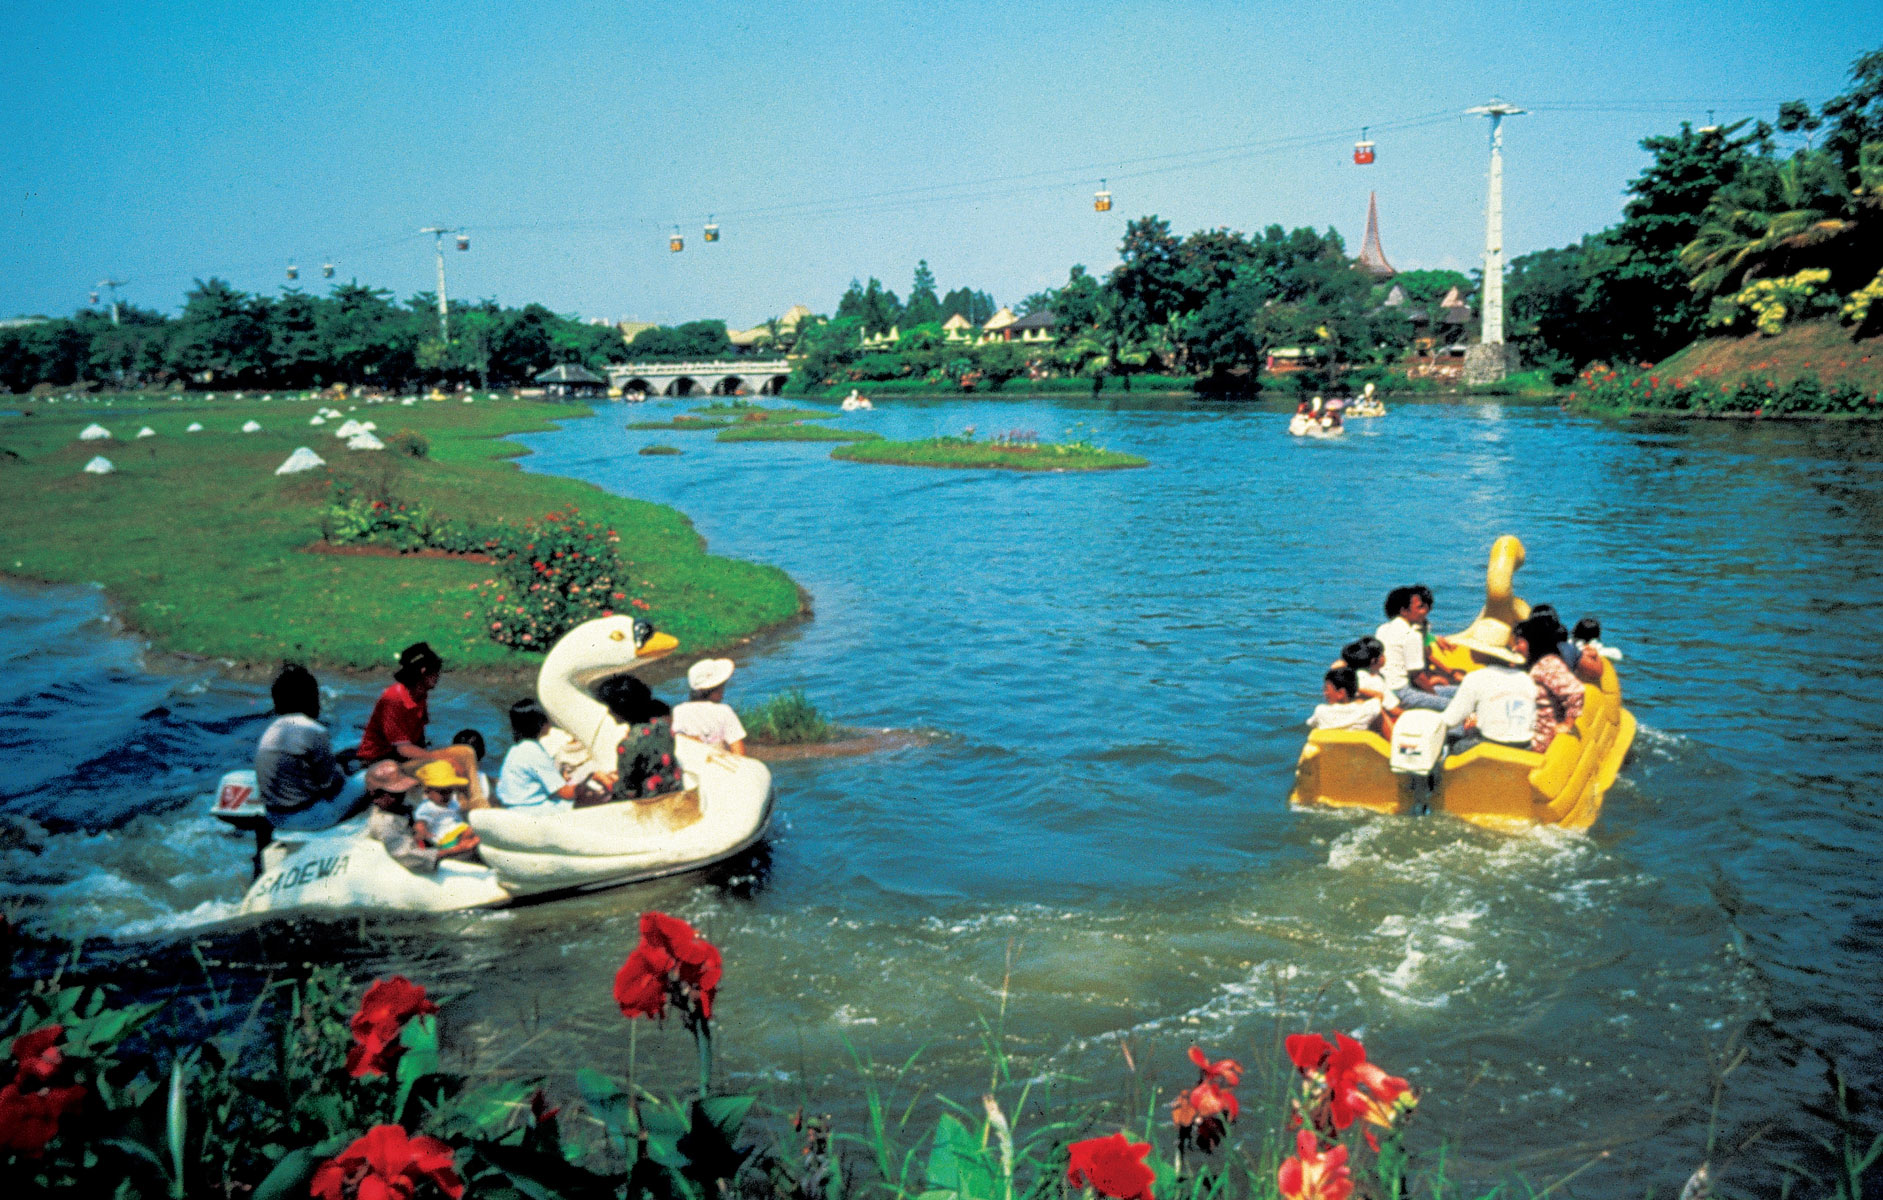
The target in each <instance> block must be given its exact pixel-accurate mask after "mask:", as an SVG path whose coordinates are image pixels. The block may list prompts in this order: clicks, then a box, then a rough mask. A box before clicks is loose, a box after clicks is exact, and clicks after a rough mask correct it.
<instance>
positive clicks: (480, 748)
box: [451, 729, 497, 808]
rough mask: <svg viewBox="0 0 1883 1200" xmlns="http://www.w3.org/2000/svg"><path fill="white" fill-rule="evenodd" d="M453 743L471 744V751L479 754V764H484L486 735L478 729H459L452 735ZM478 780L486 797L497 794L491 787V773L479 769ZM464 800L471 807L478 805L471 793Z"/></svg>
mask: <svg viewBox="0 0 1883 1200" xmlns="http://www.w3.org/2000/svg"><path fill="white" fill-rule="evenodd" d="M451 744H452V745H454V746H469V747H470V748H471V753H472V754H475V755H477V765H478V766H480V767H482V766H483V765H484V735H483V734H481V733H479V732H478V731H477V730H475V729H460V730H458V731H457V732H456V733H454V734H452V735H451ZM477 781H478V782H479V783H481V784H483V785H484V786H483V795H484V796H485V797H486V798H491V797H495V796H496V794H497V793H496V791H495V790H494V789H493V788H492V787H491V782H490V776H489V775H487V774H485V773H484V772H483V771H479V772H478V773H477ZM464 802H465V804H466V806H467V807H469V808H476V807H478V806H477V805H476V804H474V803H472V801H471V794H470V793H466V795H465V797H464Z"/></svg>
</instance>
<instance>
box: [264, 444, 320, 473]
mask: <svg viewBox="0 0 1883 1200" xmlns="http://www.w3.org/2000/svg"><path fill="white" fill-rule="evenodd" d="M326 465H327V460H326V459H324V458H322V457H321V456H320V455H318V454H316V453H314V452H313V451H312V450H309V449H308V448H307V447H306V446H297V447H295V450H294V453H293V454H290V455H288V457H287V459H286V460H285V461H283V462H282V464H281V465H280V466H278V467H276V468H275V474H277V475H297V474H299V473H300V472H302V471H311V470H313V469H314V468H315V467H324V466H326Z"/></svg>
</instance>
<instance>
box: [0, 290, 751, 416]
mask: <svg viewBox="0 0 1883 1200" xmlns="http://www.w3.org/2000/svg"><path fill="white" fill-rule="evenodd" d="M450 331H451V338H450V341H449V342H446V341H444V340H442V339H441V338H440V337H439V331H438V311H437V298H436V297H435V296H433V295H431V294H427V293H421V294H419V295H416V296H413V297H412V298H411V299H410V300H408V301H407V302H406V303H405V304H403V305H399V304H394V303H393V302H392V299H391V293H390V292H387V291H385V290H383V289H380V288H371V287H366V286H363V285H361V284H359V283H343V284H340V285H338V286H337V287H335V288H334V289H333V291H332V292H331V293H329V294H328V295H326V296H313V295H309V294H307V293H305V292H302V291H299V290H297V289H292V288H290V289H288V290H286V291H284V292H282V293H281V295H280V296H277V297H273V298H270V297H267V296H258V295H251V294H249V293H246V292H243V291H240V290H238V289H236V288H233V287H230V286H229V285H228V284H226V283H224V282H223V281H222V280H220V279H209V280H206V281H199V282H198V283H197V284H196V286H195V287H194V288H193V289H192V290H191V291H190V293H189V295H188V296H187V297H186V299H185V301H184V305H183V311H182V312H181V313H180V314H179V315H177V316H175V317H166V316H164V315H162V314H160V313H155V312H150V311H147V310H144V309H140V308H137V307H135V306H124V307H122V308H121V309H120V311H119V320H118V323H117V324H115V325H114V324H113V323H112V321H111V318H110V317H109V316H108V315H107V314H105V313H101V312H96V311H89V310H87V311H81V312H79V313H78V314H76V315H74V316H72V317H69V318H63V319H55V320H49V321H41V322H34V323H29V324H15V325H11V326H9V327H7V328H0V391H13V392H23V391H26V390H28V389H30V388H32V387H33V386H34V385H36V384H51V385H54V386H58V387H66V386H70V385H73V384H76V383H82V382H93V383H99V384H105V385H108V386H114V387H152V386H158V387H160V386H165V385H168V384H172V383H182V384H184V385H186V386H196V387H221V388H228V387H278V388H305V387H319V386H322V385H325V384H331V383H345V384H353V385H369V386H376V387H385V388H392V389H400V388H407V387H412V386H416V385H422V384H434V383H442V384H452V383H476V384H479V385H489V384H493V383H523V382H527V381H528V380H529V379H530V378H531V377H532V376H534V375H535V374H536V373H537V372H538V371H542V370H544V369H545V368H547V367H550V366H553V365H555V364H556V363H559V362H580V363H582V364H584V365H586V366H589V367H597V368H598V367H601V366H603V365H605V364H606V363H609V362H618V361H620V360H622V359H624V358H626V357H627V348H626V346H625V345H624V344H623V343H622V340H621V335H620V333H619V332H618V331H617V330H616V329H615V328H614V327H613V326H609V325H588V324H584V323H582V322H580V321H577V320H575V319H573V318H570V317H562V316H558V315H556V314H555V313H553V312H550V311H549V310H548V309H547V308H544V307H543V306H542V305H540V304H526V305H524V306H523V307H522V308H504V307H501V306H499V305H498V304H497V303H496V302H495V301H493V300H486V301H484V302H483V303H481V304H475V305H453V306H452V308H451V319H450ZM721 335H722V336H723V335H724V327H723V326H721Z"/></svg>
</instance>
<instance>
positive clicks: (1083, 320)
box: [1053, 263, 1101, 335]
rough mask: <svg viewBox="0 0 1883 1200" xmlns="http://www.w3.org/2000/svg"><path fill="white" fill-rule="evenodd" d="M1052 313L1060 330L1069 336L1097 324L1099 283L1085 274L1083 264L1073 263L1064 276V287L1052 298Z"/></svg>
mask: <svg viewBox="0 0 1883 1200" xmlns="http://www.w3.org/2000/svg"><path fill="white" fill-rule="evenodd" d="M1053 305H1054V307H1053V313H1054V315H1056V316H1057V317H1058V318H1059V328H1060V330H1061V331H1062V332H1063V333H1065V334H1067V335H1070V334H1072V333H1076V332H1077V331H1079V330H1081V329H1090V328H1092V327H1093V326H1094V325H1097V324H1098V322H1099V315H1100V308H1101V306H1100V301H1099V283H1098V280H1096V279H1094V278H1092V277H1091V276H1090V275H1088V274H1086V273H1085V265H1084V264H1083V263H1074V264H1073V266H1072V270H1071V271H1069V272H1067V274H1066V285H1065V286H1064V287H1062V288H1060V289H1059V291H1058V293H1057V294H1056V295H1055V296H1054V297H1053Z"/></svg>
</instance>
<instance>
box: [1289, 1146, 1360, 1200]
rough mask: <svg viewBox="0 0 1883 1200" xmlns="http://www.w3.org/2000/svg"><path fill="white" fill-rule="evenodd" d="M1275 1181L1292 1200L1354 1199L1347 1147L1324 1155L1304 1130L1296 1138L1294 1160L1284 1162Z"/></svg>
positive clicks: (1334, 1149) (1336, 1148)
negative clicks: (1352, 1196) (1350, 1197)
mask: <svg viewBox="0 0 1883 1200" xmlns="http://www.w3.org/2000/svg"><path fill="white" fill-rule="evenodd" d="M1275 1181H1276V1182H1277V1183H1279V1184H1280V1185H1281V1194H1282V1195H1283V1196H1286V1197H1287V1198H1288V1200H1347V1197H1349V1196H1351V1195H1353V1175H1352V1173H1351V1172H1349V1171H1348V1170H1347V1147H1345V1146H1335V1147H1334V1148H1333V1149H1332V1150H1329V1151H1328V1152H1327V1153H1325V1154H1323V1153H1321V1144H1320V1142H1319V1141H1318V1140H1316V1138H1315V1136H1314V1135H1313V1134H1312V1133H1309V1132H1308V1131H1307V1130H1305V1129H1303V1130H1302V1131H1301V1132H1299V1133H1297V1134H1295V1154H1294V1157H1292V1158H1287V1159H1284V1160H1283V1161H1282V1165H1281V1170H1279V1171H1277V1172H1276V1173H1275Z"/></svg>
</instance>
